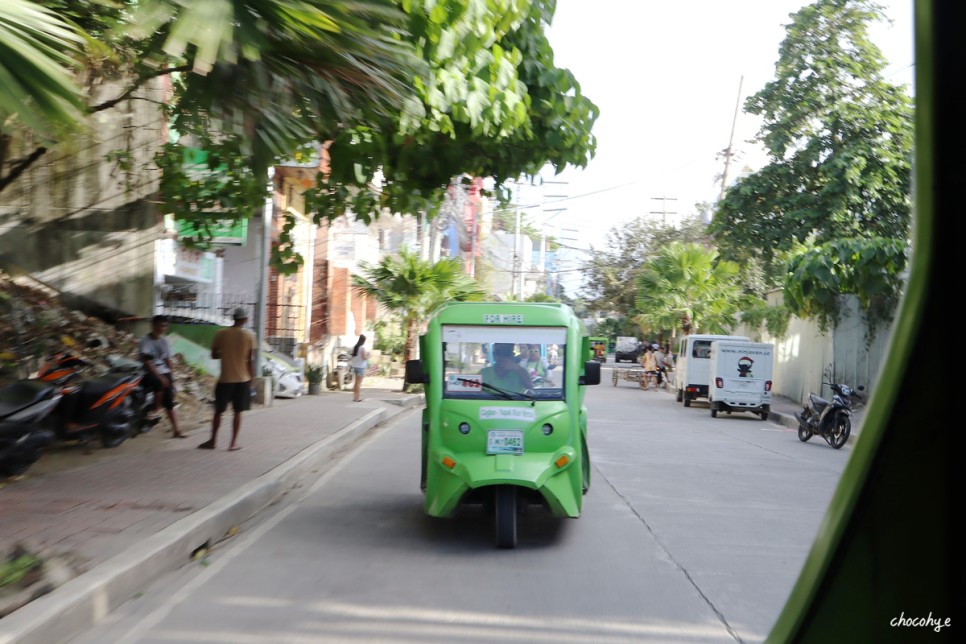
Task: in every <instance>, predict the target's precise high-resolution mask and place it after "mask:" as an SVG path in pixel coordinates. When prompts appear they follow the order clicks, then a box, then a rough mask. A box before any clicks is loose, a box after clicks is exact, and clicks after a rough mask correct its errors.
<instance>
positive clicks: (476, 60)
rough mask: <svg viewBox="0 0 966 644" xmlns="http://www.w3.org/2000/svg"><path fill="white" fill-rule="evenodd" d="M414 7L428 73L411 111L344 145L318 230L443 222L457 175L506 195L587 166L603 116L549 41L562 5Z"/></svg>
mask: <svg viewBox="0 0 966 644" xmlns="http://www.w3.org/2000/svg"><path fill="white" fill-rule="evenodd" d="M402 7H403V9H404V11H405V12H406V13H407V16H408V18H409V26H410V33H409V35H408V36H407V37H408V38H410V39H411V40H412V42H414V43H416V46H417V48H419V49H420V51H421V54H422V57H423V60H424V61H425V62H426V64H427V66H428V69H427V70H426V72H425V73H424V74H420V75H417V76H416V77H414V79H413V87H414V89H415V91H416V96H415V97H412V98H411V99H410V100H409V101H408V102H407V104H406V107H405V109H404V110H403V111H401V112H400V113H398V114H395V115H392V116H390V117H388V118H384V119H379V120H375V121H368V122H363V123H359V122H356V123H353V124H352V125H351V126H350V127H348V128H346V129H344V130H341V131H339V132H337V133H335V134H334V136H333V137H332V143H331V144H330V146H329V151H330V153H331V157H332V163H331V172H330V173H329V174H328V175H325V176H320V177H319V182H318V185H317V186H316V189H315V190H312V191H310V192H309V193H307V194H306V202H307V204H308V207H309V208H310V210H311V211H312V212H313V214H314V216H315V217H316V219H317V220H322V219H330V220H331V219H334V218H336V217H339V216H341V215H343V214H345V213H346V212H347V211H349V210H351V211H352V212H354V213H355V214H356V215H357V216H359V217H361V218H363V220H369V219H371V218H372V217H376V216H378V215H379V214H381V212H383V210H387V211H389V212H401V213H416V212H419V211H426V212H428V213H434V212H435V210H436V206H437V205H438V204H439V203H441V202H442V199H443V197H444V195H445V190H446V187H447V186H448V185H449V183H450V181H451V179H452V177H454V176H461V175H463V174H468V175H471V176H477V177H492V178H493V179H495V181H496V184H497V188H496V192H497V193H498V194H500V195H505V189H504V188H503V183H504V182H506V181H508V180H513V179H516V178H517V177H519V176H520V175H524V174H529V175H534V174H536V173H537V172H538V171H539V170H540V169H541V168H543V167H544V166H545V165H547V164H551V165H553V166H554V167H555V168H556V169H557V170H558V171H560V170H562V169H563V168H564V167H565V166H567V165H575V166H579V167H583V166H585V165H586V163H587V161H588V160H589V158H590V156H592V154H593V152H594V149H595V141H594V139H593V136H592V135H591V133H590V131H591V127H592V125H593V122H594V120H595V119H596V117H597V108H596V106H595V105H594V104H593V103H592V102H591V101H590V100H589V99H587V98H586V97H584V96H583V94H582V93H581V92H580V87H579V85H578V84H577V82H576V80H575V79H574V77H573V75H572V74H570V72H568V71H567V70H563V69H558V68H557V67H555V66H554V65H553V51H552V49H551V48H550V45H549V42H548V41H547V38H546V35H545V34H544V31H543V30H544V26H545V24H546V22H547V21H548V20H549V18H550V16H551V15H552V8H553V3H552V2H547V1H539V2H533V3H530V2H525V1H523V0H488V1H486V2H483V1H481V2H472V3H471V2H465V1H460V0H449V1H440V2H435V3H417V2H409V1H405V2H403V3H402ZM377 174H378V175H379V177H380V180H379V181H377V180H376V177H377Z"/></svg>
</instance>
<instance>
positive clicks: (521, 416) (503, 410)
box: [480, 407, 537, 423]
mask: <svg viewBox="0 0 966 644" xmlns="http://www.w3.org/2000/svg"><path fill="white" fill-rule="evenodd" d="M536 419H537V412H536V410H534V409H533V407H480V420H522V421H526V422H530V423H532V422H533V421H535V420H536Z"/></svg>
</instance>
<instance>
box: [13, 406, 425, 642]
mask: <svg viewBox="0 0 966 644" xmlns="http://www.w3.org/2000/svg"><path fill="white" fill-rule="evenodd" d="M363 395H364V397H365V400H364V401H363V402H361V403H354V402H352V394H351V392H326V393H323V394H321V395H319V396H302V397H300V398H298V399H294V400H276V401H274V404H273V406H271V407H265V408H260V409H256V410H253V411H251V412H247V413H246V414H245V416H244V419H243V423H242V430H241V434H240V439H239V443H240V444H241V446H242V449H241V450H239V451H235V452H229V451H227V447H228V443H229V436H230V429H231V427H230V426H231V412H230V411H229V413H228V414H226V416H225V417H223V419H222V429H221V431H220V432H219V434H220V435H219V444H218V446H217V449H215V450H200V449H197V446H198V445H199V444H201V443H202V442H204V441H205V440H207V439H208V436H209V431H210V430H209V428H208V427H203V428H199V429H197V430H195V431H193V432H191V436H190V438H189V439H188V440H173V439H164V437H163V434H161V432H162V431H163V430H162V428H161V427H159V428H156V429H155V430H153V431H155V432H157V433H158V434H161V435H159V436H156V437H155V438H154V440H155V441H156V443H157V446H156V448H153V449H149V450H147V451H140V452H134V453H126V454H122V455H120V456H117V457H113V458H110V459H109V460H102V461H99V462H96V463H94V464H92V465H89V466H85V467H75V468H73V469H68V470H65V471H59V472H51V473H48V474H44V475H41V476H38V477H36V478H29V477H28V478H26V479H25V480H22V481H16V482H14V483H12V484H10V485H8V486H6V487H5V488H3V489H0V517H2V521H0V548H2V551H3V552H9V551H10V548H11V546H12V545H13V544H15V543H22V544H24V545H26V546H27V548H28V549H29V550H30V551H31V552H34V553H38V554H40V555H41V556H42V557H43V558H44V559H48V558H52V559H53V560H55V561H61V562H66V563H68V564H69V565H70V567H71V568H74V569H75V570H78V571H79V572H81V573H82V574H80V575H79V576H77V577H75V578H73V579H71V580H70V581H67V582H66V583H64V584H63V585H62V586H60V587H59V588H57V589H56V590H54V591H53V592H51V593H50V594H48V595H45V596H43V597H40V598H39V599H35V600H34V601H31V602H29V603H28V604H26V605H25V606H23V607H22V608H20V609H19V610H16V611H14V612H12V613H10V614H9V615H8V616H7V617H5V618H3V619H0V644H5V643H7V642H18V643H20V642H24V643H26V642H43V643H45V644H49V643H52V642H59V641H63V640H64V639H66V638H67V637H70V636H71V635H72V634H73V633H77V632H80V631H82V630H84V629H86V628H88V627H90V626H91V625H93V624H94V623H96V622H97V621H99V619H101V618H102V617H104V616H105V615H106V614H108V613H109V612H110V611H111V610H112V609H113V608H115V607H116V606H117V605H119V604H120V603H122V602H124V601H126V600H127V599H129V598H130V597H131V596H133V595H134V594H135V593H136V592H138V589H139V587H141V586H143V584H144V581H145V579H150V578H153V577H155V576H156V575H160V574H163V573H164V572H167V571H169V570H173V569H175V568H177V567H179V566H181V565H184V564H185V563H187V562H189V561H190V560H191V556H192V553H194V552H196V551H198V550H199V549H203V548H207V547H209V546H211V545H214V544H215V543H216V542H217V541H219V540H220V539H222V538H223V537H225V535H226V533H228V532H229V531H230V530H231V529H232V528H233V527H235V526H237V525H239V524H241V523H242V522H244V521H245V520H246V519H248V518H250V517H251V516H253V515H254V514H255V513H256V512H257V511H258V510H259V509H261V508H263V507H265V506H266V505H267V504H269V503H271V502H272V501H274V500H275V499H277V498H278V497H279V496H281V495H282V494H284V493H285V492H286V491H287V490H289V489H290V488H291V487H292V485H294V484H295V483H297V482H298V481H299V480H300V479H301V478H302V477H304V476H306V475H308V474H309V473H310V472H312V471H313V470H316V469H318V468H319V467H321V466H322V465H323V464H324V462H325V461H326V460H327V459H329V458H330V457H331V456H333V455H334V454H335V453H336V452H338V451H339V450H341V449H343V448H344V447H346V446H348V445H349V444H351V443H352V442H353V441H355V440H357V439H358V438H360V437H361V436H363V435H364V434H365V433H366V432H367V431H368V430H370V429H371V428H373V427H375V426H376V425H378V424H380V423H382V422H384V421H386V420H388V419H389V418H391V417H392V416H394V415H396V414H399V413H401V412H402V411H404V409H406V408H407V407H412V406H415V405H418V404H421V403H422V400H423V397H422V396H421V395H411V394H402V393H400V392H398V391H393V390H390V389H388V388H386V389H370V388H366V389H365V390H364V392H363ZM144 438H146V437H137V438H134V439H132V440H131V441H128V442H130V443H135V442H136V441H138V440H142V439H144Z"/></svg>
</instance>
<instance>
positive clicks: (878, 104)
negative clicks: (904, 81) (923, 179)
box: [711, 0, 913, 287]
mask: <svg viewBox="0 0 966 644" xmlns="http://www.w3.org/2000/svg"><path fill="white" fill-rule="evenodd" d="M880 18H882V13H881V9H880V8H879V7H878V6H877V5H875V4H873V3H871V2H868V1H867V0H818V1H817V2H815V3H813V4H811V5H808V6H806V7H804V8H802V9H801V10H800V11H798V12H797V13H795V14H793V15H792V23H791V24H790V25H788V27H787V35H786V38H785V40H784V41H783V42H782V44H781V48H780V51H779V60H778V63H777V65H776V78H775V80H773V81H771V82H769V83H768V84H767V85H766V86H765V87H764V88H763V89H762V90H761V91H760V92H758V93H757V94H755V95H753V96H751V97H750V98H749V99H748V100H747V102H746V104H745V110H746V111H748V112H750V113H752V114H755V115H759V116H761V117H762V118H763V120H764V124H763V126H762V130H761V132H760V133H759V140H760V141H761V142H762V143H764V145H765V147H766V149H767V150H768V153H769V157H770V162H769V164H768V165H767V166H765V167H764V168H762V169H761V170H760V171H758V172H756V173H754V174H752V175H749V176H747V177H744V178H742V179H740V180H739V181H738V182H736V184H735V185H734V186H733V187H731V188H730V189H729V190H728V192H727V193H726V195H725V198H724V199H723V200H722V201H721V202H720V203H719V204H718V209H717V212H716V214H715V218H714V220H713V222H712V226H711V231H712V233H713V234H714V237H715V241H716V243H717V244H718V246H719V248H720V249H721V252H722V255H723V256H724V257H726V258H728V259H731V260H734V261H737V262H740V263H742V264H747V263H753V264H757V265H758V266H760V267H761V268H762V269H763V274H764V278H765V282H766V284H767V286H769V287H773V286H778V285H780V284H781V283H782V281H783V280H784V269H785V266H784V262H783V261H782V258H781V254H782V253H783V252H786V251H788V250H790V249H791V248H792V247H793V246H794V245H795V244H796V243H801V242H803V241H804V240H805V239H807V238H809V237H814V238H815V239H816V241H817V242H818V243H819V244H823V243H827V242H831V241H832V240H836V239H845V238H853V237H887V238H893V239H900V240H904V239H906V238H907V235H908V229H909V221H910V213H911V206H910V204H911V200H910V177H911V174H910V171H911V158H912V132H913V125H912V102H911V99H910V97H909V96H908V95H907V94H906V92H905V90H904V88H902V87H897V86H894V85H892V84H890V83H888V82H887V81H886V80H885V79H884V78H883V77H882V70H883V69H884V67H885V61H884V59H883V57H882V54H881V52H880V51H879V49H878V48H877V47H876V46H875V45H874V44H873V43H872V42H870V41H869V40H868V34H867V24H868V23H869V22H871V21H873V20H876V19H880Z"/></svg>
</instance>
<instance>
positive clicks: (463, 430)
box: [459, 423, 470, 434]
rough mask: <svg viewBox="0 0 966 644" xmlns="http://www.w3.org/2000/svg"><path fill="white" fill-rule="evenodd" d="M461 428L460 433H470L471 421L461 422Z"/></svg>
mask: <svg viewBox="0 0 966 644" xmlns="http://www.w3.org/2000/svg"><path fill="white" fill-rule="evenodd" d="M459 430H460V434H469V433H470V424H469V423H460V427H459Z"/></svg>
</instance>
